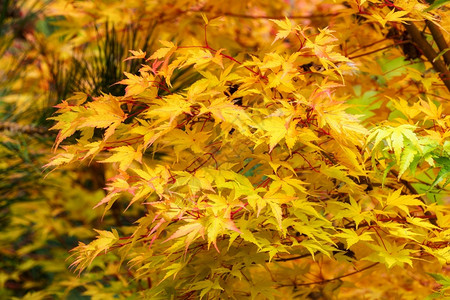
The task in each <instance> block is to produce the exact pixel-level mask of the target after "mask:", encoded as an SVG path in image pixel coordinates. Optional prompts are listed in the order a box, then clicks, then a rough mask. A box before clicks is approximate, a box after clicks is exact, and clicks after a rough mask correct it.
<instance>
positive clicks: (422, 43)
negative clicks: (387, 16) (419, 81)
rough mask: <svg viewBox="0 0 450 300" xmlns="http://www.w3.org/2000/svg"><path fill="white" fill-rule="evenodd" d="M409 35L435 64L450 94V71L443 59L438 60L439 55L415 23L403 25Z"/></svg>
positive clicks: (434, 66)
mask: <svg viewBox="0 0 450 300" xmlns="http://www.w3.org/2000/svg"><path fill="white" fill-rule="evenodd" d="M403 26H405V28H406V30H407V31H408V33H409V34H410V35H411V38H412V41H413V42H414V43H415V44H416V45H417V46H418V47H419V48H420V50H421V51H422V52H423V55H425V57H426V58H427V59H428V61H429V62H430V63H431V64H433V68H434V69H435V70H436V72H438V73H440V77H441V80H442V82H443V83H444V84H445V86H446V87H447V90H448V91H449V92H450V71H449V70H448V68H447V66H446V65H445V63H444V62H443V61H442V60H441V59H436V57H437V56H438V54H437V53H436V51H434V49H433V47H431V45H430V44H429V43H428V42H427V41H426V39H425V37H424V36H423V35H422V33H421V32H420V31H419V29H417V27H416V26H415V25H414V24H413V23H406V24H403Z"/></svg>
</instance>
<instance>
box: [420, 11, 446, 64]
mask: <svg viewBox="0 0 450 300" xmlns="http://www.w3.org/2000/svg"><path fill="white" fill-rule="evenodd" d="M425 22H426V24H427V26H428V28H429V29H430V31H431V35H432V36H433V39H434V41H435V42H436V45H437V46H438V47H439V50H440V51H441V52H442V51H444V50H449V48H448V45H447V42H446V41H445V38H444V36H443V35H442V32H441V31H440V30H439V28H438V27H437V25H436V24H434V23H433V22H431V21H430V20H426V21H425ZM442 56H443V57H444V61H445V64H446V65H447V67H450V51H447V52H445V53H444V54H443V55H442Z"/></svg>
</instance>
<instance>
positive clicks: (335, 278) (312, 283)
mask: <svg viewBox="0 0 450 300" xmlns="http://www.w3.org/2000/svg"><path fill="white" fill-rule="evenodd" d="M378 264H379V263H377V262H376V263H373V264H371V265H368V266H367V267H364V268H362V269H360V270H356V271H354V272H350V273H347V274H344V275H341V276H337V277H334V278H331V279H324V280H320V281H314V282H306V283H298V284H297V283H293V284H280V285H279V286H278V287H284V286H293V285H295V286H305V285H314V284H324V283H327V282H331V281H335V280H339V279H341V278H345V277H349V276H352V275H355V274H357V273H360V272H363V271H365V270H367V269H370V268H372V267H374V266H376V265H378Z"/></svg>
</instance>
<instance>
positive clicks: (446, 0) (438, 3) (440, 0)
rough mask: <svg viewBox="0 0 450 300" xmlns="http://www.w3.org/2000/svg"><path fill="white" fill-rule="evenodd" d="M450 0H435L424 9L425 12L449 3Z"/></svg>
mask: <svg viewBox="0 0 450 300" xmlns="http://www.w3.org/2000/svg"><path fill="white" fill-rule="evenodd" d="M449 2H450V0H436V1H434V2H433V4H431V5H430V6H429V7H428V8H427V9H425V10H424V11H425V12H428V11H430V10H433V9H438V8H439V7H441V6H444V5H445V4H447V3H449Z"/></svg>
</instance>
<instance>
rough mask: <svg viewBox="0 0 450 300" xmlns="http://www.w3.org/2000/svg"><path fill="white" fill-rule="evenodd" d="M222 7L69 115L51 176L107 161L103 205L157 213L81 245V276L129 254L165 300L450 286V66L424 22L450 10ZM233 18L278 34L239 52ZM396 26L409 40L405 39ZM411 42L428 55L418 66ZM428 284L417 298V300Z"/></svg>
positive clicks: (195, 14) (79, 101)
mask: <svg viewBox="0 0 450 300" xmlns="http://www.w3.org/2000/svg"><path fill="white" fill-rule="evenodd" d="M187 2H190V1H187ZM205 2H207V4H205V5H204V6H202V8H199V7H196V6H192V7H191V9H190V10H188V11H183V12H181V11H180V8H177V7H172V6H170V5H167V6H161V7H159V9H158V10H155V11H154V12H153V13H154V14H160V15H158V17H160V18H162V17H164V16H165V17H167V16H172V17H173V15H176V14H180V13H183V14H186V15H187V16H189V18H190V20H191V21H190V22H193V24H195V25H196V26H197V27H195V28H196V29H199V33H197V35H194V36H193V37H192V38H189V39H182V38H178V39H171V40H164V39H162V40H161V41H160V43H161V45H162V47H161V48H159V49H157V50H156V51H152V52H151V53H149V54H147V52H146V51H143V50H142V49H131V56H130V57H129V58H127V61H134V60H137V61H139V62H141V63H142V65H141V67H140V69H139V71H138V72H136V73H129V72H126V73H125V76H126V78H125V79H123V80H121V81H119V82H118V83H117V84H120V85H123V86H125V93H124V95H120V96H114V95H111V94H108V93H103V94H101V95H89V94H87V93H81V92H80V93H77V94H75V95H74V96H72V97H70V98H68V99H66V100H64V101H62V102H61V103H60V104H58V105H57V106H56V108H57V112H56V114H55V115H54V116H53V117H51V120H53V121H55V122H56V123H55V125H54V126H53V128H52V129H54V130H58V136H57V138H56V143H55V149H56V148H61V150H57V151H59V152H58V153H57V154H56V155H55V157H54V158H53V159H52V160H51V161H50V162H49V163H48V164H47V165H46V166H47V167H52V168H53V167H57V168H61V167H62V166H64V165H74V164H75V163H89V162H91V161H94V160H95V161H97V162H98V163H100V164H105V165H107V166H108V168H109V173H110V174H111V176H110V178H109V180H108V183H107V187H106V190H107V194H106V195H105V197H104V198H103V199H102V200H100V201H99V202H98V203H97V204H96V206H95V207H103V208H104V214H107V213H108V211H109V210H110V209H111V208H112V207H113V206H114V205H117V203H119V202H120V203H125V207H126V209H132V208H134V207H138V209H139V211H140V212H141V215H140V217H139V218H138V219H136V220H134V221H135V224H134V225H133V226H130V227H129V228H126V229H122V230H116V229H113V230H111V231H107V230H99V231H97V232H98V236H97V238H96V239H95V240H93V241H92V242H90V243H87V244H86V243H83V242H80V243H79V246H78V247H77V248H75V249H74V257H75V258H74V262H73V267H74V268H75V270H77V271H79V272H80V273H81V272H82V271H83V270H85V269H87V268H90V266H91V265H92V264H93V262H94V261H95V260H96V258H97V256H99V255H101V254H103V253H108V252H114V253H117V255H118V256H119V257H120V258H119V259H118V260H119V261H120V262H123V261H126V262H127V264H128V266H127V267H128V268H129V269H130V270H133V272H134V278H135V279H142V278H147V279H148V282H149V284H148V288H146V289H144V291H142V295H144V296H145V297H148V298H153V297H162V298H164V297H184V298H186V299H187V298H195V297H198V298H203V297H205V296H207V297H210V298H213V297H231V298H239V297H241V296H242V297H251V298H252V299H253V298H255V297H262V298H264V297H265V298H272V299H273V298H274V297H285V298H287V299H289V298H293V297H295V296H301V297H307V296H308V295H309V297H310V298H312V297H313V296H311V295H314V293H316V294H317V293H318V294H320V296H323V297H329V295H335V296H336V295H337V294H338V293H340V295H342V297H348V298H350V297H355V296H357V297H360V296H361V294H364V293H365V294H368V295H371V296H370V297H372V298H377V297H391V298H395V297H396V296H398V294H394V293H395V292H393V291H392V290H390V289H389V288H392V287H393V286H396V285H397V286H402V285H404V284H405V283H404V281H401V280H402V278H404V276H411V277H413V276H418V277H420V276H427V275H426V272H431V273H433V274H434V275H433V276H434V279H435V280H437V281H438V282H440V283H441V284H443V285H444V287H445V285H446V284H447V287H448V283H445V282H446V280H448V278H447V277H445V275H442V274H444V273H442V272H443V271H442V269H443V268H444V267H445V266H446V265H447V264H448V263H449V260H450V246H449V244H448V243H449V227H450V223H449V220H450V218H449V214H448V201H449V196H448V185H447V183H448V177H449V174H450V142H449V135H450V133H449V132H450V131H449V128H450V116H449V115H448V111H449V106H448V103H447V102H446V101H445V100H446V99H448V97H449V96H450V93H449V89H450V86H448V82H447V78H446V77H445V76H446V74H445V72H444V71H445V70H444V71H443V69H442V64H443V66H444V68H447V74H448V68H449V65H450V63H449V62H447V61H446V56H445V54H446V53H447V50H448V49H440V47H441V46H440V45H442V41H441V44H439V43H437V45H436V46H434V45H429V46H430V47H431V50H433V49H434V48H435V49H436V50H433V51H434V54H433V53H432V52H430V51H429V49H428V48H426V46H423V45H425V44H423V43H428V42H427V41H426V39H425V38H423V36H422V35H419V36H417V35H415V31H414V28H415V25H413V24H414V23H424V24H428V23H430V24H431V25H428V27H427V28H429V30H430V31H432V30H434V29H435V27H433V26H438V27H439V26H441V27H443V28H445V29H449V28H450V24H448V20H446V19H445V18H444V17H443V15H445V12H446V7H445V3H444V2H445V1H444V2H442V1H440V2H442V3H441V4H442V7H441V6H440V5H438V4H435V5H431V6H428V5H426V4H423V3H422V2H417V1H370V0H369V1H345V2H343V1H336V2H333V3H327V4H320V3H317V4H314V5H312V4H311V6H314V7H315V8H316V9H317V10H319V11H321V12H323V14H321V15H320V16H318V17H317V20H316V17H314V16H313V15H311V16H310V18H306V20H303V19H304V18H302V17H298V18H296V17H295V16H294V15H291V17H290V18H289V17H277V16H274V17H273V18H271V17H270V16H268V15H266V16H261V15H259V12H258V10H257V9H256V8H255V9H253V10H252V9H248V11H246V14H245V15H243V14H241V13H235V12H230V11H228V12H227V10H226V7H223V5H224V4H216V6H214V4H213V3H212V1H205ZM210 2H211V3H210ZM232 2H233V5H236V6H233V5H231V7H236V8H239V7H241V6H240V5H239V4H238V2H242V1H232ZM294 2H295V1H294ZM436 2H439V1H436ZM302 4H304V3H303V2H301V3H300V2H299V4H298V6H299V7H300V6H301V5H302ZM85 5H88V4H85ZM89 5H94V4H89ZM209 5H210V6H209ZM228 5H229V4H228ZM304 5H306V4H304ZM438 6H439V7H438ZM162 8H165V9H166V11H165V14H163V10H162ZM291 9H293V7H291ZM202 13H203V14H202ZM285 15H288V14H287V13H285ZM216 16H223V17H225V18H229V19H233V18H237V19H239V18H244V19H249V20H250V22H249V23H247V24H248V26H250V28H251V26H252V25H253V26H256V24H259V25H261V26H262V27H261V28H265V29H269V30H268V32H271V34H270V36H268V37H267V35H266V36H264V34H263V32H253V33H249V35H251V36H254V35H258V34H259V35H260V36H261V37H260V38H259V39H256V40H257V41H256V42H255V43H257V44H255V45H253V46H251V45H247V44H245V43H250V41H246V42H242V41H240V40H236V41H235V42H233V43H231V42H230V46H229V47H228V45H227V43H225V42H224V43H223V44H222V43H221V40H222V39H221V37H222V36H224V35H226V34H227V32H226V29H224V28H226V27H227V23H226V19H224V18H215V17H216ZM189 18H188V17H186V19H189ZM293 20H298V21H296V22H294V21H293ZM302 20H303V21H302ZM124 22H125V20H124ZM233 22H234V21H233ZM252 22H253V23H252ZM257 22H259V23H257ZM233 28H234V29H235V30H238V29H237V27H234V26H233ZM274 28H276V29H274ZM431 28H434V29H431ZM222 30H223V31H224V32H225V33H222ZM243 30H244V29H243ZM396 31H397V32H400V31H402V32H405V33H407V34H408V35H409V40H405V38H404V37H405V36H406V34H402V35H398V36H397V35H395V34H394V36H393V37H392V36H390V37H389V38H388V37H387V36H388V34H389V32H390V33H392V32H396ZM442 32H444V30H442ZM391 35H392V34H391ZM429 35H431V36H432V38H434V39H436V36H435V34H432V33H430V34H429ZM441 37H442V36H441ZM442 38H443V39H444V41H443V43H445V39H447V40H448V36H446V37H442ZM408 42H409V43H411V45H415V46H414V47H419V50H421V51H422V52H423V57H422V58H421V55H419V57H418V58H417V59H416V60H413V61H409V60H405V56H407V55H406V54H405V53H403V51H404V48H402V47H401V45H404V44H407V43H408ZM421 45H422V46H423V47H422V48H421ZM244 46H245V47H244ZM433 46H434V48H433ZM220 47H226V48H220ZM243 48H247V49H249V50H248V51H244V50H242V49H243ZM437 48H439V49H437ZM252 49H253V50H252ZM438 50H440V51H439V52H437V51H438ZM430 55H431V56H432V57H433V59H431V60H430V59H429V57H428V56H430ZM433 55H434V56H433ZM74 137H75V139H74ZM391 270H394V271H395V272H391ZM370 272H372V276H378V277H380V278H385V280H386V282H388V283H387V288H385V289H384V288H383V289H381V288H380V287H379V286H377V283H376V282H375V283H372V282H370V280H369V279H368V278H367V275H366V274H371V273H370ZM416 273H417V274H416ZM438 273H439V274H438ZM441 273H442V274H441ZM405 274H406V275H405ZM411 274H412V275H411ZM311 278H316V280H314V279H313V280H311ZM350 278H351V280H350ZM420 278H423V277H420ZM377 282H378V283H380V282H382V281H381V279H379V280H378V281H377ZM416 282H417V283H416V284H415V286H414V287H413V288H411V290H408V289H407V288H403V287H402V292H403V293H405V295H408V297H409V298H411V299H414V297H415V296H416V295H415V294H414V293H415V292H416V291H417V290H420V289H421V288H422V286H420V284H422V283H423V280H421V279H417V280H416ZM150 283H152V284H150ZM350 283H351V284H352V285H353V287H352V286H351V284H350ZM383 284H386V283H383ZM429 285H430V284H428V283H423V286H424V287H426V292H425V293H428V294H429V293H431V292H432V290H430V288H429ZM411 291H412V292H411ZM445 291H446V288H443V289H441V291H440V292H439V293H441V294H442V295H444V293H445ZM409 292H410V294H408V293H409ZM377 293H381V294H377ZM421 293H423V292H421ZM421 295H422V294H421ZM425 296H426V294H425Z"/></svg>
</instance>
